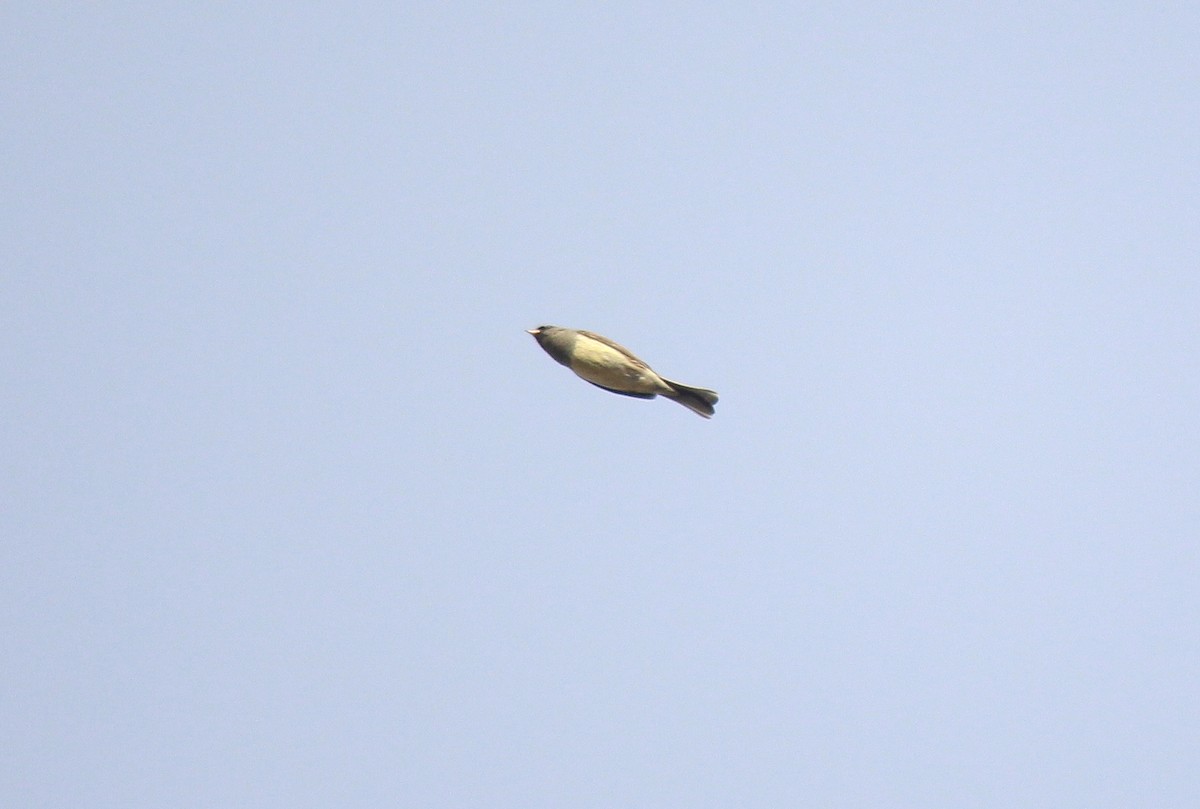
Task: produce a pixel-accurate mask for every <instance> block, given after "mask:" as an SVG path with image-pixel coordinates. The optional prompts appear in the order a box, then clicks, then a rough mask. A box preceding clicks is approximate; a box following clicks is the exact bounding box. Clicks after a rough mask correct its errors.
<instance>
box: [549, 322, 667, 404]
mask: <svg viewBox="0 0 1200 809" xmlns="http://www.w3.org/2000/svg"><path fill="white" fill-rule="evenodd" d="M571 370H572V371H574V372H575V373H576V374H578V375H579V376H581V377H582V378H584V379H586V380H587V381H588V382H595V383H596V384H597V385H603V386H604V387H606V388H615V389H616V390H624V391H632V392H633V393H660V394H661V393H670V392H671V387H670V386H669V385H667V383H665V382H663V381H662V378H661V377H659V375H658V374H656V373H654V371H652V370H650V369H649V368H647V367H646V366H645V365H641V364H638V363H632V362H630V361H629V359H628V358H627V357H626V356H625V355H624V354H622V353H621V352H620V351H617V350H616V349H614V348H610V347H609V346H606V345H605V344H604V343H601V342H597V341H596V340H593V339H592V338H590V337H584V336H583V335H579V337H578V338H577V339H576V340H575V351H574V355H573V356H572V357H571Z"/></svg>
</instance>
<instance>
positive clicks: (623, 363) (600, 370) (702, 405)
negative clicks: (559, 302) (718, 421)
mask: <svg viewBox="0 0 1200 809" xmlns="http://www.w3.org/2000/svg"><path fill="white" fill-rule="evenodd" d="M528 333H529V334H532V335H533V338H534V339H535V340H537V341H538V345H540V346H541V347H542V349H543V350H545V352H546V353H547V354H549V355H550V356H551V357H553V358H554V359H555V361H557V362H558V363H559V364H561V365H565V366H567V367H568V368H570V369H571V370H572V371H574V372H575V375H576V376H578V377H579V378H581V379H584V380H586V381H588V382H591V383H592V384H593V385H595V386H596V387H598V388H604V389H605V390H607V391H610V392H612V393H619V394H621V395H622V396H633V397H635V398H638V399H653V398H654V397H655V396H665V397H667V398H668V399H672V400H674V401H676V402H679V403H680V404H681V405H683V406H684V407H686V408H688V409H690V410H692V411H693V412H695V413H698V414H700V415H701V416H703V417H704V418H706V419H707V418H712V414H713V405H715V404H716V403H717V393H716V391H711V390H706V389H705V388H693V387H689V386H687V385H680V384H679V383H678V382H672V381H671V380H669V379H663V378H662V377H661V376H659V375H658V374H656V373H654V370H653V369H652V368H651V367H650V366H649V365H647V364H646V363H644V362H642V361H641V360H640V359H638V358H637V357H636V356H634V354H633V352H632V351H630V350H629V349H628V348H625V347H624V346H620V345H617V344H616V343H614V342H613V341H612V340H609V339H608V338H607V337H601V336H600V335H599V334H595V333H593V332H590V331H582V330H579V329H564V328H562V327H560V326H538V327H537V328H536V329H529V330H528Z"/></svg>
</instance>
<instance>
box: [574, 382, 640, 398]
mask: <svg viewBox="0 0 1200 809" xmlns="http://www.w3.org/2000/svg"><path fill="white" fill-rule="evenodd" d="M583 381H584V382H587V383H588V384H589V385H596V383H595V382H592V381H591V380H590V379H585V380H583ZM596 387H598V388H600V390H606V391H608V392H609V393H617V394H620V395H621V396H632V397H633V398H635V399H653V398H654V397H655V396H657V395H658V394H657V393H630V392H629V391H627V390H617V389H616V388H606V387H604V386H603V385H596Z"/></svg>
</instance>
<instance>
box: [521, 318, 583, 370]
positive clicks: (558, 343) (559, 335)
mask: <svg viewBox="0 0 1200 809" xmlns="http://www.w3.org/2000/svg"><path fill="white" fill-rule="evenodd" d="M527 332H528V333H529V334H532V335H533V339H535V340H537V341H538V345H540V346H541V347H542V350H543V351H545V352H546V353H547V354H549V355H550V356H551V357H553V358H554V361H555V362H557V363H559V364H560V365H566V366H567V367H568V368H569V367H570V366H571V349H572V348H573V347H574V346H575V330H574V329H564V328H562V327H561V326H538V327H537V328H536V329H527Z"/></svg>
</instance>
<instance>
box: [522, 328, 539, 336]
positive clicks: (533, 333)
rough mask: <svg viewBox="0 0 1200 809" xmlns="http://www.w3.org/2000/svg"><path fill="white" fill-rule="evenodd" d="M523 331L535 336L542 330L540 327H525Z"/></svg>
mask: <svg viewBox="0 0 1200 809" xmlns="http://www.w3.org/2000/svg"><path fill="white" fill-rule="evenodd" d="M525 333H526V334H532V335H533V336H534V337H537V336H538V335H539V334H541V333H542V330H541V329H526V330H525Z"/></svg>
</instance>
